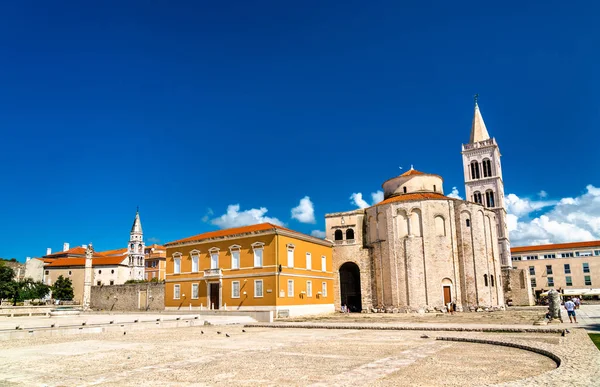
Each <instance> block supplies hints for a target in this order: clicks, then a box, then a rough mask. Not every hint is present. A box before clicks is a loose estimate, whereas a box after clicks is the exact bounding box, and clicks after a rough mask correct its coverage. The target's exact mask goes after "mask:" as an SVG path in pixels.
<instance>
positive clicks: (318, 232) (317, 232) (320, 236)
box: [310, 230, 325, 239]
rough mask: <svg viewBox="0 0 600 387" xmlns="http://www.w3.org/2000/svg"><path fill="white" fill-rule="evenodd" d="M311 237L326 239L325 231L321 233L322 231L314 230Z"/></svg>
mask: <svg viewBox="0 0 600 387" xmlns="http://www.w3.org/2000/svg"><path fill="white" fill-rule="evenodd" d="M310 235H312V236H314V237H316V238H321V239H323V238H325V231H321V230H312V232H311V233H310Z"/></svg>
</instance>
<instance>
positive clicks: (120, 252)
mask: <svg viewBox="0 0 600 387" xmlns="http://www.w3.org/2000/svg"><path fill="white" fill-rule="evenodd" d="M126 253H127V247H125V248H122V249H114V250H106V251H96V252H95V254H97V255H103V256H110V255H124V254H126Z"/></svg>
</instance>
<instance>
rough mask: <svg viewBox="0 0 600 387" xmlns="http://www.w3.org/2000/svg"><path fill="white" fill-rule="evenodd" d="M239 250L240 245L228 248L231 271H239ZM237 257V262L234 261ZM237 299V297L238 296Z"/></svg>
mask: <svg viewBox="0 0 600 387" xmlns="http://www.w3.org/2000/svg"><path fill="white" fill-rule="evenodd" d="M241 248H242V246H240V245H233V246H230V247H229V251H230V252H231V269H239V268H240V262H241V254H242V253H241ZM236 256H237V260H236ZM238 297H239V296H238Z"/></svg>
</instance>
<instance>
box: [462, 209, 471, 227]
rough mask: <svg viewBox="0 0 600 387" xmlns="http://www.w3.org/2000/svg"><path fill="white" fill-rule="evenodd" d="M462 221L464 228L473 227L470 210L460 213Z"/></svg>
mask: <svg viewBox="0 0 600 387" xmlns="http://www.w3.org/2000/svg"><path fill="white" fill-rule="evenodd" d="M460 221H461V226H462V227H465V226H466V227H471V212H470V211H468V210H462V211H461V212H460ZM462 227H461V228H462Z"/></svg>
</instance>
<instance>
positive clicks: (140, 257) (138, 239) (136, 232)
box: [127, 209, 145, 280]
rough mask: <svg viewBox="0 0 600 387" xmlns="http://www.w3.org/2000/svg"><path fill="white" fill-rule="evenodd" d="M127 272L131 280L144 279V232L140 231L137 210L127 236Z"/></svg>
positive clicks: (140, 225) (138, 212)
mask: <svg viewBox="0 0 600 387" xmlns="http://www.w3.org/2000/svg"><path fill="white" fill-rule="evenodd" d="M127 253H128V254H129V270H130V273H131V274H130V278H131V279H133V280H143V279H144V265H145V262H144V232H143V231H142V222H141V221H140V211H139V209H138V210H137V211H136V213H135V220H134V221H133V226H132V227H131V233H130V234H129V247H128V249H127Z"/></svg>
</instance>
